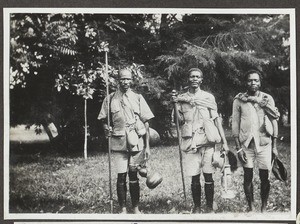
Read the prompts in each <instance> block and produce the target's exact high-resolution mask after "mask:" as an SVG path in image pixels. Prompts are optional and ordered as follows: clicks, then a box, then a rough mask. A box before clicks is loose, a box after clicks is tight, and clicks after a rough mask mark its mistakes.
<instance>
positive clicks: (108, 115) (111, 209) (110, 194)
mask: <svg viewBox="0 0 300 224" xmlns="http://www.w3.org/2000/svg"><path fill="white" fill-rule="evenodd" d="M107 52H108V50H105V74H106V75H105V83H106V101H107V105H108V106H107V124H108V129H109V131H110V99H109V82H108V59H107ZM108 170H109V174H108V175H109V200H110V212H111V213H113V195H112V181H111V149H110V134H109V135H108Z"/></svg>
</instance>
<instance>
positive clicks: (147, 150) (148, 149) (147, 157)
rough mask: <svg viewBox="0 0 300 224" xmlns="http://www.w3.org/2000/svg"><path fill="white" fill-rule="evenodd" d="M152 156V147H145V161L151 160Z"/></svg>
mask: <svg viewBox="0 0 300 224" xmlns="http://www.w3.org/2000/svg"><path fill="white" fill-rule="evenodd" d="M150 155H151V153H150V147H149V146H146V147H145V155H144V159H145V160H149V159H150Z"/></svg>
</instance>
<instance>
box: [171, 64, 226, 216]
mask: <svg viewBox="0 0 300 224" xmlns="http://www.w3.org/2000/svg"><path fill="white" fill-rule="evenodd" d="M188 75H189V79H188V81H189V88H188V90H187V91H186V92H185V93H183V94H180V95H178V96H176V95H174V96H173V97H172V101H173V102H175V103H178V104H179V105H178V106H179V107H178V113H176V112H177V111H175V113H174V116H175V119H176V116H177V118H178V120H179V123H180V127H181V141H180V142H181V150H182V151H183V152H184V154H183V158H184V164H185V170H186V171H185V172H186V174H187V175H188V176H191V177H192V181H191V191H192V198H193V202H194V208H193V213H200V205H201V203H200V202H201V185H200V172H201V169H202V172H203V175H204V179H205V185H204V191H205V197H206V206H207V211H208V212H212V211H213V197H214V180H213V176H212V174H213V172H214V171H215V168H214V166H213V164H212V161H213V154H214V152H215V144H216V142H213V141H211V140H209V139H208V134H211V133H208V131H209V130H205V128H204V126H205V122H207V121H208V120H209V119H210V120H213V125H214V128H215V129H216V131H217V133H214V134H215V135H217V136H218V137H219V138H220V140H222V143H223V149H224V150H225V152H228V151H229V149H228V145H227V141H226V138H225V134H224V130H223V127H222V125H221V120H220V118H219V115H218V113H217V104H216V102H215V97H214V96H213V95H212V94H210V93H208V92H206V91H203V90H201V89H200V85H201V83H202V81H203V72H202V71H201V70H200V69H198V68H192V69H190V70H189V71H188ZM217 136H215V137H217Z"/></svg>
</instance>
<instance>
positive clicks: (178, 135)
mask: <svg viewBox="0 0 300 224" xmlns="http://www.w3.org/2000/svg"><path fill="white" fill-rule="evenodd" d="M176 95H177V92H176V90H173V91H172V96H176ZM174 114H175V116H174V118H175V125H176V130H177V137H178V143H179V145H178V149H179V161H180V169H181V179H182V187H183V194H184V201H185V202H186V192H185V183H184V175H183V165H182V151H181V132H180V130H179V120H178V117H179V111H178V105H177V103H176V102H174Z"/></svg>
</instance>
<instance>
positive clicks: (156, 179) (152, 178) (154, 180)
mask: <svg viewBox="0 0 300 224" xmlns="http://www.w3.org/2000/svg"><path fill="white" fill-rule="evenodd" d="M162 181H163V178H162V176H161V175H160V174H159V173H157V172H154V173H150V174H148V175H147V180H146V185H147V187H148V188H150V189H154V188H156V187H157V186H158V185H159V184H160V183H161V182H162Z"/></svg>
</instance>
